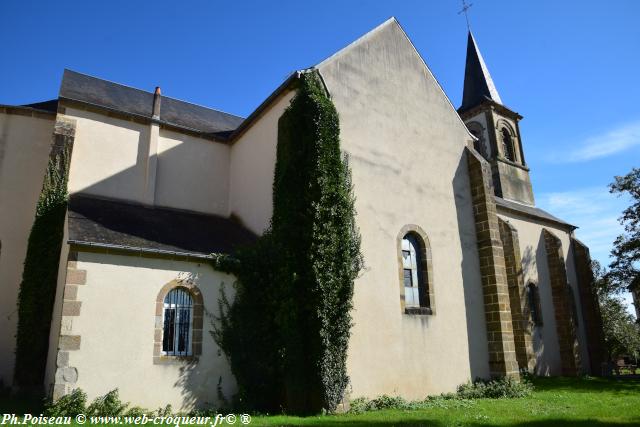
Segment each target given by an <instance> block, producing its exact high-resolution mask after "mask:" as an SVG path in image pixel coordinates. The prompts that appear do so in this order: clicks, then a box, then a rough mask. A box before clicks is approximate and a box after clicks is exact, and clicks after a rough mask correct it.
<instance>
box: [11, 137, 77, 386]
mask: <svg viewBox="0 0 640 427" xmlns="http://www.w3.org/2000/svg"><path fill="white" fill-rule="evenodd" d="M59 137H60V138H61V139H62V142H63V145H61V146H59V145H54V147H53V152H52V155H51V156H50V158H49V163H48V165H47V170H46V173H45V177H44V182H43V185H42V191H41V192H40V197H39V199H38V204H37V206H36V216H35V220H34V223H33V226H32V228H31V233H30V234H29V241H28V246H27V255H26V258H25V262H24V270H23V273H22V282H21V284H20V291H19V294H18V332H17V337H16V364H15V370H14V380H15V383H16V384H17V385H19V386H21V387H29V386H34V387H35V386H41V385H42V383H43V379H44V372H45V366H46V360H47V351H48V348H49V330H50V327H51V314H52V311H53V303H54V299H55V293H56V286H57V278H58V265H59V262H60V250H61V247H62V238H63V233H64V218H65V214H66V209H67V199H68V194H67V177H68V172H69V158H70V154H71V144H65V143H64V142H65V138H64V137H63V136H62V135H60V136H59Z"/></svg>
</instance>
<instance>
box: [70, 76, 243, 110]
mask: <svg viewBox="0 0 640 427" xmlns="http://www.w3.org/2000/svg"><path fill="white" fill-rule="evenodd" d="M64 71H65V72H67V71H68V72H70V73H74V74H79V75H81V76H85V77H89V78H92V79H95V80H100V81H103V82H107V83H111V84H114V85H117V86H121V87H125V88H127V89H132V90H135V91H138V92H142V93H145V94H148V95H151V96H153V95H154V92H150V91H147V90H144V89H140V88H137V87H134V86H130V85H126V84H124V83H119V82H115V81H113V80H109V79H104V78H102V77H97V76H93V75H91V74H86V73H81V72H79V71H75V70H71V69H69V68H65V69H64ZM63 79H64V77H63ZM58 96H59V95H58ZM161 96H162V98H165V99H166V98H168V99H172V100H174V101H178V102H183V103H185V104H190V105H195V106H197V107H201V108H205V109H207V110H211V111H216V112H218V113H224V114H227V115H229V116H234V117H237V118H240V119H243V120H244V117H242V116H238V115H237V114H233V113H229V112H226V111H223V110H219V109H217V108H212V107H207V106H206V105H202V104H196V103H195V102H190V101H185V100H184V99H180V98H174V97H172V96H167V95H161ZM160 113H161V114H162V109H161V110H160Z"/></svg>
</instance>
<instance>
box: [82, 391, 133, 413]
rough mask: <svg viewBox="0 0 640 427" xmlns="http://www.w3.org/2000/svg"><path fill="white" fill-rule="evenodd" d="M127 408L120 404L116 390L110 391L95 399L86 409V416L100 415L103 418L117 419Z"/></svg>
mask: <svg viewBox="0 0 640 427" xmlns="http://www.w3.org/2000/svg"><path fill="white" fill-rule="evenodd" d="M127 406H129V404H128V403H122V402H121V401H120V396H119V395H118V389H115V390H111V391H110V392H108V393H107V394H105V395H104V396H100V397H96V398H95V400H94V401H93V402H91V405H89V407H88V408H87V415H100V416H105V417H109V416H111V417H117V416H118V415H122V414H123V413H124V412H125V410H126V409H127Z"/></svg>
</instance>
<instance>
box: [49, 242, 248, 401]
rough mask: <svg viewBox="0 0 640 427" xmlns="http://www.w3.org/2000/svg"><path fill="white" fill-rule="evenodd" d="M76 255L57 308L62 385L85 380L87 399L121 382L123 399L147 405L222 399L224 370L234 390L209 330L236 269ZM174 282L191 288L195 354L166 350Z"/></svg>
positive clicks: (226, 384)
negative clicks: (174, 353) (166, 352)
mask: <svg viewBox="0 0 640 427" xmlns="http://www.w3.org/2000/svg"><path fill="white" fill-rule="evenodd" d="M73 250H74V249H73V248H72V251H73ZM72 255H73V256H72V259H70V261H71V262H70V263H69V267H68V270H67V273H66V277H67V278H66V282H67V284H66V285H64V286H65V290H64V295H65V296H64V303H63V305H62V308H61V310H59V311H58V313H59V314H60V315H61V316H62V317H61V321H62V322H61V327H60V328H59V329H58V330H59V331H60V336H59V338H58V340H57V345H56V348H57V350H58V351H57V355H56V356H55V357H56V361H55V365H57V369H56V374H55V383H56V385H59V384H63V385H65V387H66V388H67V389H66V391H67V392H68V391H69V390H68V389H71V388H75V387H80V388H82V389H83V390H84V391H85V392H86V393H87V394H88V397H89V399H93V398H95V397H97V396H99V395H103V394H104V393H106V392H107V391H109V390H112V389H115V388H118V389H119V391H120V397H121V398H122V400H123V401H130V402H131V403H132V404H134V405H140V406H142V407H146V408H149V409H152V408H157V407H159V406H164V405H166V404H171V405H172V406H173V408H174V409H176V410H189V409H192V408H193V407H198V406H201V405H205V404H211V405H213V406H214V407H216V406H217V405H218V397H217V385H218V380H219V379H220V378H222V382H221V387H222V390H223V392H224V394H225V396H227V397H231V396H232V394H233V393H235V380H234V379H233V376H232V375H231V372H230V370H229V366H228V363H227V360H226V358H225V356H224V353H222V352H221V351H220V350H219V348H218V346H217V345H216V343H215V342H214V341H213V338H212V337H211V335H210V333H209V331H210V330H211V329H212V327H211V319H212V317H211V316H215V315H218V299H219V297H220V287H221V286H222V285H223V284H224V286H225V288H226V291H227V294H228V296H229V297H230V298H233V287H232V284H233V281H234V278H233V277H232V276H230V275H227V274H224V273H221V272H218V271H215V270H213V269H212V267H210V266H209V264H208V263H207V262H206V261H204V262H202V263H197V262H187V261H180V260H171V259H163V258H148V257H139V256H135V257H133V256H125V255H117V254H106V253H100V252H95V253H94V252H77V253H75V255H74V254H73V253H72ZM175 287H178V288H180V289H187V290H188V291H189V292H190V294H191V295H192V296H193V302H192V308H191V316H192V318H191V320H192V321H193V322H192V325H193V326H192V330H191V331H190V334H191V335H190V336H191V339H192V345H193V347H190V349H191V350H192V354H193V355H192V356H187V357H173V356H163V355H162V350H163V348H162V342H163V341H162V340H163V325H164V323H163V321H164V319H163V310H164V309H165V308H166V307H167V305H166V304H164V302H165V301H166V300H164V298H165V297H166V295H167V294H168V292H169V291H170V290H171V289H173V288H175ZM59 320H60V319H59ZM58 324H60V322H58ZM248 351H250V349H248ZM55 353H56V352H54V354H55ZM50 362H51V361H50ZM50 390H52V391H55V389H54V388H50ZM61 391H62V390H61V389H60V390H58V392H61Z"/></svg>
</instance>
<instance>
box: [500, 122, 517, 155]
mask: <svg viewBox="0 0 640 427" xmlns="http://www.w3.org/2000/svg"><path fill="white" fill-rule="evenodd" d="M500 132H501V133H502V152H503V153H504V157H505V158H506V159H507V160H510V161H512V162H515V161H516V156H515V149H514V147H513V138H512V137H511V132H509V129H507V128H506V127H503V128H502V130H501V131H500Z"/></svg>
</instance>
